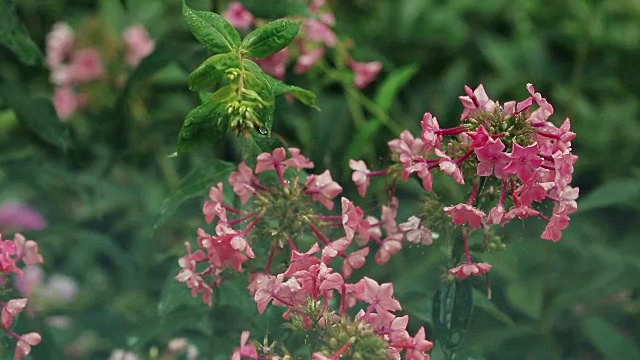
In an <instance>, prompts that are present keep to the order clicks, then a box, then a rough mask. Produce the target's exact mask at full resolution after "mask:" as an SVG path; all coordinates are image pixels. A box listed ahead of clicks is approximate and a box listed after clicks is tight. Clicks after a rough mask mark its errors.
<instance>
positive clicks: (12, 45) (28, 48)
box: [0, 0, 43, 65]
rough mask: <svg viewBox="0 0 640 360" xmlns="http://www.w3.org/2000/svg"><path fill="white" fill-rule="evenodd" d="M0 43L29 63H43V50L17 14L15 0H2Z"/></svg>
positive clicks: (0, 8) (0, 9)
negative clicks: (30, 35)
mask: <svg viewBox="0 0 640 360" xmlns="http://www.w3.org/2000/svg"><path fill="white" fill-rule="evenodd" d="M0 44H3V45H4V46H6V47H8V48H9V49H11V51H13V53H14V54H16V55H17V56H18V58H19V59H20V61H22V62H23V63H25V64H27V65H42V62H43V61H42V52H41V51H40V49H39V48H38V45H36V44H35V43H34V42H33V40H32V39H31V37H29V33H28V32H27V29H26V28H25V27H24V25H22V23H21V22H20V19H19V18H18V15H17V14H16V10H15V5H14V3H13V0H1V1H0Z"/></svg>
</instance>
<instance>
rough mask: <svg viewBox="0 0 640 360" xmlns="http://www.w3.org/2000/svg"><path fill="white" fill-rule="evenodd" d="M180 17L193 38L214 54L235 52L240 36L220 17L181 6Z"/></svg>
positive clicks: (184, 5) (184, 3)
mask: <svg viewBox="0 0 640 360" xmlns="http://www.w3.org/2000/svg"><path fill="white" fill-rule="evenodd" d="M182 16H183V17H184V21H185V22H186V23H187V26H188V27H189V30H191V33H193V36H195V37H196V39H198V41H200V42H201V43H202V44H203V45H204V46H206V47H207V49H209V50H211V51H213V52H214V53H227V52H231V51H233V50H237V49H238V46H239V45H240V34H238V31H237V30H236V29H235V28H234V27H233V26H231V24H229V22H227V20H225V19H224V18H223V17H222V16H220V15H218V14H216V13H212V12H209V11H197V10H193V9H191V8H189V7H188V6H187V4H186V2H184V1H183V4H182Z"/></svg>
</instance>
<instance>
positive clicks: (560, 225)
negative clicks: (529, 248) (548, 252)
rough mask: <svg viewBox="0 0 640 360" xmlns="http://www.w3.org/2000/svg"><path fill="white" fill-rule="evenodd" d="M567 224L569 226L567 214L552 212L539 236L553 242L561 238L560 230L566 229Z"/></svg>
mask: <svg viewBox="0 0 640 360" xmlns="http://www.w3.org/2000/svg"><path fill="white" fill-rule="evenodd" d="M567 226H569V217H568V216H567V215H564V214H553V215H552V216H551V219H550V220H549V223H548V224H547V226H546V227H545V229H544V231H543V232H542V235H541V236H540V237H541V238H542V239H545V240H551V241H553V242H556V241H559V240H560V239H561V238H562V230H564V229H566V228H567Z"/></svg>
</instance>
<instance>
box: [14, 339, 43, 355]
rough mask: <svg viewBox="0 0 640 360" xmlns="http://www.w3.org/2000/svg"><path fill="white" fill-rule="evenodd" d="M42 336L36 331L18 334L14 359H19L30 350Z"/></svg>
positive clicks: (38, 342)
mask: <svg viewBox="0 0 640 360" xmlns="http://www.w3.org/2000/svg"><path fill="white" fill-rule="evenodd" d="M40 341H42V337H41V336H40V334H38V333H36V332H30V333H28V334H24V335H22V336H20V340H18V343H17V344H16V353H15V355H14V360H20V359H22V358H24V357H25V356H27V355H29V353H30V352H31V347H32V346H36V345H38V344H40Z"/></svg>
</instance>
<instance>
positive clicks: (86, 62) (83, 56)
mask: <svg viewBox="0 0 640 360" xmlns="http://www.w3.org/2000/svg"><path fill="white" fill-rule="evenodd" d="M69 66H70V68H69V69H70V71H71V77H72V81H73V82H75V83H85V82H90V81H94V80H97V79H100V78H101V77H102V76H103V75H104V67H103V66H102V60H101V58H100V53H99V52H98V50H97V49H95V48H87V49H82V50H78V51H77V52H76V53H75V54H73V58H72V59H71V64H70V65H69Z"/></svg>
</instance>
